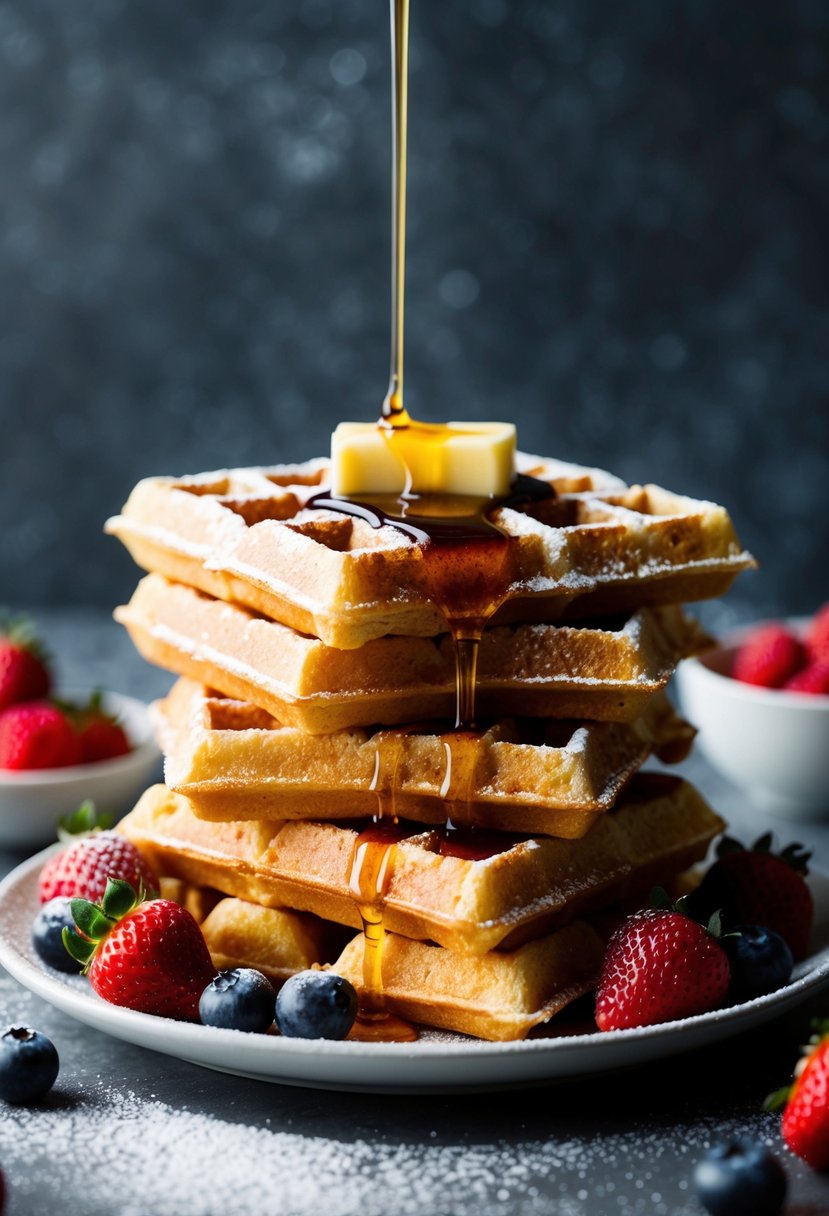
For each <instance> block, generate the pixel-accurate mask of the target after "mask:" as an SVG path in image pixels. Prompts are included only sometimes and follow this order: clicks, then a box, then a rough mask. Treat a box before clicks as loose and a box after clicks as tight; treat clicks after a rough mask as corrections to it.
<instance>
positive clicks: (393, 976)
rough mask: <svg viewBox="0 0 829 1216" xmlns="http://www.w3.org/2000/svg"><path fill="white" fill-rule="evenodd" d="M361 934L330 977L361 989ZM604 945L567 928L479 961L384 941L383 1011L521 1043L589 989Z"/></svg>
mask: <svg viewBox="0 0 829 1216" xmlns="http://www.w3.org/2000/svg"><path fill="white" fill-rule="evenodd" d="M363 948H364V940H363V936H362V934H358V935H357V936H356V937H355V938H353V939H352V940H351V941H350V942H349V944H348V945H347V946H346V948H345V950H344V951H343V953H342V954H341V955H340V957H339V958H338V959H337V961H336V962H335V963H332V965H331V968H330V970H331V971H336V972H337V974H338V975H342V976H344V977H345V978H346V979H347V980H350V981H351V983H352V984H353V985H354V987H355V988H356V989H357V992H358V994H359V993H361V990H362V988H363ZM603 953H604V942H603V939H602V938H601V937H600V936H599V934H598V933H597V932H596V930H595V929H593V928H592V927H591V926H590V925H588V924H586V923H585V922H584V921H573V923H572V924H570V925H566V926H565V927H564V928H563V929H558V930H556V932H554V933H550V934H548V935H547V936H546V937H542V938H539V939H538V940H537V941H533V942H528V943H527V944H526V945H524V946H520V947H519V948H518V949H517V950H513V951H509V952H505V953H499V952H497V951H495V952H493V953H491V954H484V955H481V956H480V957H477V958H471V957H468V956H464V955H460V954H455V953H454V952H453V951H451V950H446V949H445V948H444V947H443V946H434V945H430V944H429V943H428V942H417V941H412V940H411V939H409V938H405V937H397V936H396V935H395V934H393V933H388V934H386V937H385V939H384V942H383V992H384V997H385V1004H386V1006H387V1008H388V1009H389V1012H391V1013H396V1014H398V1015H400V1016H401V1017H403V1018H406V1019H407V1020H408V1021H411V1022H420V1023H421V1024H422V1025H425V1026H437V1027H439V1028H441V1029H443V1030H454V1031H457V1032H459V1033H460V1034H469V1035H474V1036H475V1037H476V1038H479V1039H490V1040H497V1041H502V1040H512V1039H523V1038H525V1037H526V1035H527V1034H528V1033H529V1031H530V1030H532V1028H533V1027H534V1026H538V1025H540V1024H541V1023H542V1022H548V1021H549V1020H550V1018H552V1017H553V1016H554V1015H555V1014H557V1013H559V1012H560V1011H561V1010H562V1009H564V1007H565V1006H566V1005H569V1004H570V1003H571V1002H572V1001H574V1000H576V999H577V998H578V997H580V996H583V995H584V994H585V993H586V992H589V991H590V990H591V989H592V988H594V987H595V985H596V981H597V979H598V975H599V970H600V968H601V962H602V955H603Z"/></svg>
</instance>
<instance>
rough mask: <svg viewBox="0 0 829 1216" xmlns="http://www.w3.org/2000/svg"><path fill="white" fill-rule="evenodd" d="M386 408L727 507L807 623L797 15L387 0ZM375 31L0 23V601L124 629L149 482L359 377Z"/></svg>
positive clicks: (806, 30) (374, 325)
mask: <svg viewBox="0 0 829 1216" xmlns="http://www.w3.org/2000/svg"><path fill="white" fill-rule="evenodd" d="M413 9H414V11H413V29H412V65H411V66H412V74H411V134H410V204H411V216H410V228H409V279H408V347H407V350H408V356H409V357H408V363H407V376H408V379H407V391H408V402H409V405H410V407H411V408H412V410H413V412H415V413H417V414H420V415H421V416H423V417H424V418H428V419H441V418H447V417H455V418H466V419H474V418H499V417H504V418H510V419H515V420H516V421H517V422H518V424H519V436H520V440H521V444H522V446H523V447H525V448H526V449H529V450H539V451H544V452H547V453H551V454H555V455H558V456H561V457H563V458H565V459H572V460H578V461H584V462H588V463H591V464H599V465H604V466H607V467H610V468H611V469H613V470H614V471H616V472H619V473H621V474H622V475H623V476H625V477H627V478H628V479H629V480H657V481H660V482H662V483H663V484H665V485H668V486H669V487H671V488H673V489H678V490H682V491H685V492H688V493H691V494H694V495H697V496H700V497H711V498H713V499H715V500H717V501H720V502H723V503H725V504H726V505H727V506H728V507H729V508H730V509H731V511H732V514H733V515H734V518H735V520H736V523H737V525H738V528H739V530H740V533H741V535H742V537H743V539H744V540H745V542H746V543H747V544H748V545H749V546H750V547H751V548H752V549H753V550H754V551H755V552H756V553H757V555H758V556H759V557H760V559H761V560H762V563H763V569H762V572H761V573H759V574H757V575H751V576H745V577H744V579H743V580H741V583H740V588H739V590H738V592H737V593H736V596H735V595H732V597H731V601H730V603H731V608H730V610H729V611H730V613H731V614H732V615H749V614H752V615H754V614H759V613H761V612H766V611H770V610H801V611H802V610H806V609H808V608H809V607H811V606H813V605H814V603H815V602H816V601H817V600H818V599H820V598H827V597H829V574H827V562H826V551H827V539H829V537H828V536H827V526H828V525H827V520H828V519H829V512H828V511H827V505H828V504H827V500H828V499H829V493H827V484H828V483H829V467H827V464H828V461H827V450H828V449H829V443H828V442H827V438H828V434H829V417H828V415H827V393H828V392H829V366H827V349H829V306H828V305H827V290H826V253H827V249H826V241H825V238H826V232H825V227H826V216H827V207H828V206H829V169H827V155H826V153H827V143H829V101H828V100H827V93H826V80H827V76H828V75H829V71H828V65H829V7H827V5H826V4H825V3H824V0H789V2H788V3H785V4H784V3H783V2H782V0H781V3H779V4H771V3H767V2H764V0H752V2H751V3H749V2H748V0H743V2H740V0H733V2H732V3H729V4H723V3H722V0H637V3H636V4H635V5H617V6H613V5H608V4H606V3H604V0H567V2H561V3H558V2H553V0H521V2H520V3H512V4H508V3H507V0H457V2H455V0H452V3H444V4H437V3H434V2H432V3H423V0H420V2H418V0H414V5H413ZM388 78H389V67H388V13H387V7H386V4H385V3H384V0H301V2H300V0H270V2H269V3H267V4H265V3H259V2H254V0H216V2H215V3H212V4H210V5H204V4H198V3H196V2H195V0H180V2H179V3H177V4H174V5H173V4H170V3H169V0H163V2H161V0H4V2H3V3H0V217H2V218H1V220H0V445H2V446H0V450H2V453H3V477H2V479H0V515H1V517H2V520H3V525H4V528H3V540H2V545H1V547H0V555H1V556H2V561H1V563H0V580H2V582H1V583H0V600H5V601H11V602H17V603H27V604H38V603H42V604H46V603H53V604H54V603H61V602H69V601H71V602H76V603H82V602H98V603H101V604H107V605H109V604H112V603H115V602H116V601H118V600H120V599H123V597H124V596H125V595H127V594H128V593H129V589H130V587H131V585H132V583H133V582H134V579H135V571H134V569H133V568H132V567H131V564H130V562H129V560H128V559H127V557H126V556H125V555H124V554H122V553H121V552H120V551H119V547H118V545H117V544H116V542H114V541H112V540H107V539H105V538H103V537H102V536H101V524H102V521H103V519H104V518H105V517H106V515H108V514H110V513H112V512H113V511H114V510H116V509H117V508H118V507H119V505H120V504H121V502H122V501H123V499H124V498H125V497H126V494H127V492H128V491H129V489H130V488H131V486H132V484H133V483H134V482H135V481H136V480H137V479H138V478H139V477H140V476H143V475H147V474H151V473H162V472H166V473H182V472H194V471H198V470H202V469H208V468H215V467H220V466H223V465H227V464H241V463H246V462H260V463H261V462H271V461H279V460H294V459H300V458H304V457H307V456H311V455H313V454H317V453H320V452H322V451H323V450H325V449H326V447H327V436H328V433H329V431H330V429H331V427H332V425H333V424H334V423H335V422H336V421H337V420H338V419H339V418H344V417H349V418H366V419H368V418H372V417H373V416H375V415H376V414H377V412H378V409H379V405H380V401H381V399H382V396H383V393H384V390H385V385H386V380H387V368H388V354H387V344H388V295H389V288H388V256H389V235H388V211H389V97H388V90H389V79H388Z"/></svg>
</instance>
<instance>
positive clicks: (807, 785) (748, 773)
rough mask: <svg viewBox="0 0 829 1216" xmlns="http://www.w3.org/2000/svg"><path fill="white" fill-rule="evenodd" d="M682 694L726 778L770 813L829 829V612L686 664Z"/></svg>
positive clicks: (753, 633) (752, 629)
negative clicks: (827, 822) (823, 822)
mask: <svg viewBox="0 0 829 1216" xmlns="http://www.w3.org/2000/svg"><path fill="white" fill-rule="evenodd" d="M677 684H678V690H679V696H680V701H681V704H682V710H683V713H684V714H685V715H686V716H687V717H688V719H689V720H690V721H691V722H692V723H693V724H694V726H696V727H697V728H698V730H699V736H698V742H699V746H700V749H701V750H702V752H703V753H704V754H705V756H706V758H707V759H708V760H709V761H710V762H711V764H712V765H713V766H714V768H716V769H718V770H719V772H721V773H722V774H723V776H725V777H728V778H729V779H730V780H731V781H733V782H734V783H735V784H737V785H739V786H741V787H743V788H744V789H745V790H746V791H747V793H748V795H749V797H750V798H751V800H752V801H753V802H754V803H755V804H756V805H758V806H760V807H762V808H763V809H764V810H767V811H770V812H772V813H774V814H778V815H783V816H787V817H790V818H794V819H821V818H827V819H829V782H827V767H826V763H827V762H826V757H827V754H829V605H825V606H824V607H823V608H821V610H820V611H819V612H818V613H817V614H816V615H815V616H814V617H811V618H807V619H803V618H792V619H788V620H780V621H764V622H761V623H759V624H757V625H751V626H748V627H747V628H745V629H741V630H739V631H737V632H735V633H734V634H732V635H730V636H729V637H727V638H726V639H724V641H723V642H722V644H721V645H719V646H717V647H715V648H714V649H713V650H710V651H707V652H706V653H705V654H703V655H701V656H700V657H698V658H695V659H687V660H685V662H683V663H682V664H680V667H679V671H678V672H677Z"/></svg>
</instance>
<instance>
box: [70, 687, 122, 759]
mask: <svg viewBox="0 0 829 1216" xmlns="http://www.w3.org/2000/svg"><path fill="white" fill-rule="evenodd" d="M56 704H57V705H59V706H60V708H61V709H62V710H63V712H64V713H65V714H66V716H67V718H68V719H69V720H70V722H71V723H72V725H73V726H74V727H75V729H76V731H77V732H78V737H79V739H80V743H81V755H82V757H83V762H84V764H93V763H96V762H97V761H98V760H112V759H114V757H116V756H124V755H126V754H127V752H129V751H131V750H132V748H131V745H130V742H129V739H128V738H127V735H126V732H125V731H124V728H123V726H121V724H120V723H119V721H118V719H117V718H116V717H115V715H114V714H108V713H107V712H106V711H105V709H104V707H103V697H102V695H101V692H100V690H96V691H95V692H93V694H92V696H91V697H90V698H89V700H88V701H87V702H86V704H85V705H76V704H74V703H73V702H70V701H56Z"/></svg>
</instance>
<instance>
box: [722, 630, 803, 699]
mask: <svg viewBox="0 0 829 1216" xmlns="http://www.w3.org/2000/svg"><path fill="white" fill-rule="evenodd" d="M805 663H806V649H805V647H804V645H803V643H802V642H801V641H800V640H799V639H798V638H796V637H795V636H794V634H793V633H790V632H789V630H788V629H785V628H784V627H783V626H782V625H777V624H772V625H762V626H760V628H759V629H755V630H754V632H753V633H751V634H750V635H749V636H748V637H747V638H746V640H745V642H743V644H742V646H741V647H740V649H739V650H738V651H737V653H736V654H735V656H734V664H733V667H732V669H731V674H732V675H733V677H734V679H735V680H742V681H743V682H744V683H746V684H759V685H760V686H761V687H763V688H782V687H783V685H784V684H785V683H786V681H787V680H789V679H791V677H792V676H793V675H794V673H795V672H796V671H799V670H800V668H801V667H803V666H804V665H805Z"/></svg>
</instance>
